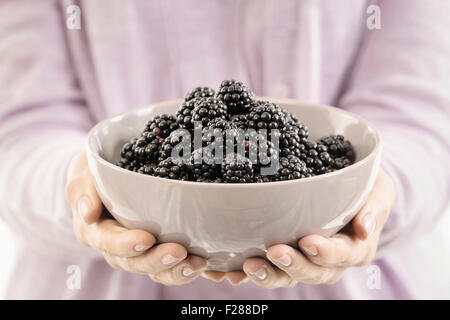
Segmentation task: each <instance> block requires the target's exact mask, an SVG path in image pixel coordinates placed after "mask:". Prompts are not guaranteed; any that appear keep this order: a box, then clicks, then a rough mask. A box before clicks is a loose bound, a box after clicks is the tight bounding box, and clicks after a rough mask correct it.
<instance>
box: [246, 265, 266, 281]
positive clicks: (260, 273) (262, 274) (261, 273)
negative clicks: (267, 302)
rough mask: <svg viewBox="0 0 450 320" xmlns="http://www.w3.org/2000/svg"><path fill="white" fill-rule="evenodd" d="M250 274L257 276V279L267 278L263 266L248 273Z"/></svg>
mask: <svg viewBox="0 0 450 320" xmlns="http://www.w3.org/2000/svg"><path fill="white" fill-rule="evenodd" d="M250 274H251V275H252V276H254V277H256V278H258V280H264V279H266V278H267V271H266V270H265V269H264V268H262V269H259V270H258V271H256V272H253V273H250Z"/></svg>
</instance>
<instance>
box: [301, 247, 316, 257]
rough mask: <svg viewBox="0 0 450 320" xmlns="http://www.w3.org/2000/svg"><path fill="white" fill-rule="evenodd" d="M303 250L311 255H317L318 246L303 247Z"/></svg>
mask: <svg viewBox="0 0 450 320" xmlns="http://www.w3.org/2000/svg"><path fill="white" fill-rule="evenodd" d="M302 249H303V251H304V252H306V253H307V254H308V255H310V256H313V257H314V256H317V253H318V252H317V248H316V247H314V246H307V247H302Z"/></svg>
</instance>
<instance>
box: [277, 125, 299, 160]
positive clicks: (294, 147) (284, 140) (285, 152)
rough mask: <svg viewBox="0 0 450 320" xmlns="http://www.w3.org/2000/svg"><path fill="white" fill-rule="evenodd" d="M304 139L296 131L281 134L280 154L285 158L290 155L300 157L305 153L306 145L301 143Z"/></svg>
mask: <svg viewBox="0 0 450 320" xmlns="http://www.w3.org/2000/svg"><path fill="white" fill-rule="evenodd" d="M301 142H302V138H301V137H300V135H299V134H298V133H296V132H295V131H286V132H283V133H281V136H280V140H279V146H280V154H281V156H283V157H287V156H290V155H293V156H296V157H300V156H301V154H302V153H304V152H305V145H304V144H302V143H301Z"/></svg>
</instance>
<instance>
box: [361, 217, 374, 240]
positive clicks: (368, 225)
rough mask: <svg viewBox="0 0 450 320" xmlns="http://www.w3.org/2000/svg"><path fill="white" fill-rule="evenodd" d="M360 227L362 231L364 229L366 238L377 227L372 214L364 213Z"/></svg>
mask: <svg viewBox="0 0 450 320" xmlns="http://www.w3.org/2000/svg"><path fill="white" fill-rule="evenodd" d="M362 225H363V227H364V229H366V232H367V236H370V235H371V234H372V233H373V231H374V230H375V227H376V226H377V221H376V220H375V218H374V215H373V213H372V212H368V213H366V215H365V216H364V218H363V221H362Z"/></svg>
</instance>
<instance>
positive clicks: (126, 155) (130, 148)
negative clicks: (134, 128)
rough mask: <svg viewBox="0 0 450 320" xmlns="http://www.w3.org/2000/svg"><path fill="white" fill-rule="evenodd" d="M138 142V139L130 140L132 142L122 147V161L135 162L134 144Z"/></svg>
mask: <svg viewBox="0 0 450 320" xmlns="http://www.w3.org/2000/svg"><path fill="white" fill-rule="evenodd" d="M136 140H137V139H136V138H133V139H131V140H130V142H127V143H125V144H124V146H123V147H122V150H121V151H120V157H121V158H122V160H128V161H127V162H126V163H129V161H131V160H134V144H135V143H136ZM124 163H125V162H124Z"/></svg>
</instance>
